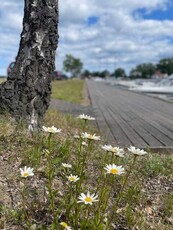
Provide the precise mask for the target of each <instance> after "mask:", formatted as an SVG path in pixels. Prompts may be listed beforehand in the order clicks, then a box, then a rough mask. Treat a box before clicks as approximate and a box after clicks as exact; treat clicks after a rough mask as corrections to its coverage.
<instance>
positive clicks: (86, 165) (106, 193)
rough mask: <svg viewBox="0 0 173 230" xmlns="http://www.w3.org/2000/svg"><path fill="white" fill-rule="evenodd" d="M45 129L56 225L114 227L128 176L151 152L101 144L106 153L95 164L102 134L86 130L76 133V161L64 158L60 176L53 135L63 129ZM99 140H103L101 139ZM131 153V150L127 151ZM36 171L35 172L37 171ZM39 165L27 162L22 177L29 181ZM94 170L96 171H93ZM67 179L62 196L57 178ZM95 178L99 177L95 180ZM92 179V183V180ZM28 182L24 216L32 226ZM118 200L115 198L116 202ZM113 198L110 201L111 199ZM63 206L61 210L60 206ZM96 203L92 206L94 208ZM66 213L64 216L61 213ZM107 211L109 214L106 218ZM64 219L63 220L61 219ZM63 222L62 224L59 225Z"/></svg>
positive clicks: (48, 182) (48, 179)
mask: <svg viewBox="0 0 173 230" xmlns="http://www.w3.org/2000/svg"><path fill="white" fill-rule="evenodd" d="M78 118H79V119H81V120H84V122H85V123H86V121H92V120H95V118H93V117H90V116H88V115H84V114H82V115H79V116H78ZM42 130H43V131H44V132H45V133H47V134H48V136H47V137H46V138H47V141H46V144H47V146H46V147H47V149H45V150H44V151H43V152H44V153H45V157H46V161H45V162H46V163H45V168H46V170H45V171H46V186H45V187H46V194H47V200H48V203H49V209H48V210H47V212H48V213H49V215H50V216H51V220H52V224H51V226H53V227H52V229H59V227H60V228H63V229H67V230H71V229H111V224H112V221H113V220H114V218H115V213H116V210H117V209H118V205H119V202H120V201H121V199H122V197H123V193H124V190H125V187H126V184H127V182H128V178H129V176H130V174H131V172H132V170H133V168H134V164H135V161H136V159H137V158H136V156H143V155H145V154H147V152H146V151H144V150H140V149H138V148H135V147H134V146H130V147H129V148H128V149H127V151H125V150H124V149H123V148H120V147H119V146H112V145H100V151H102V152H103V153H102V154H104V155H103V156H101V157H100V158H101V159H103V160H101V161H100V162H101V163H100V162H99V163H96V164H93V165H92V164H91V163H92V162H90V161H91V159H92V157H91V156H92V154H95V153H93V152H94V151H95V150H94V147H95V143H96V142H97V141H100V140H101V138H100V136H97V135H96V134H89V133H87V132H86V130H83V132H81V134H78V135H74V138H75V139H76V140H75V142H74V146H75V147H76V149H75V156H73V161H69V162H72V164H70V163H68V160H70V156H69V157H68V158H66V159H65V158H64V159H65V160H63V162H61V161H59V162H60V165H58V166H60V167H58V168H59V170H60V173H61V176H59V177H58V176H57V174H56V168H57V167H55V164H54V161H53V148H52V140H53V139H52V138H53V137H54V134H58V133H61V132H62V130H61V129H58V128H56V127H54V126H52V127H45V126H43V127H42ZM97 143H99V142H97ZM127 153H128V154H127ZM129 153H130V154H131V155H134V160H131V163H130V165H129V166H127V165H125V166H123V165H122V163H123V159H124V158H125V157H126V155H129ZM33 171H34V172H33ZM35 171H36V169H35V170H34V169H33V168H31V167H27V166H25V167H24V168H20V173H21V177H22V178H24V179H23V180H25V182H26V181H27V180H26V178H27V177H32V176H34V174H36V172H35ZM90 171H93V172H94V175H91V173H90ZM57 177H58V180H60V178H61V179H62V180H63V181H62V184H63V188H62V191H63V192H62V193H61V198H60V197H58V194H59V193H58V188H57V189H56V188H55V185H54V181H55V178H56V179H57ZM94 180H95V181H94ZM90 181H92V183H91V182H90ZM116 182H117V188H116V189H117V191H116V198H115V197H113V195H112V194H114V186H112V185H113V184H115V183H116ZM26 186H27V185H26V183H25V186H24V189H23V192H22V197H23V210H24V219H25V220H26V223H27V226H28V228H30V226H31V220H30V218H29V215H28V211H27V204H26V198H25V197H26V191H27V187H26ZM113 200H114V202H112V201H113ZM109 201H110V202H109ZM57 203H59V206H60V207H61V209H62V210H59V206H57ZM91 207H92V208H91ZM61 213H63V218H62V217H61ZM105 215H106V218H105ZM58 219H59V220H60V221H59V222H58V221H57V220H58ZM58 226H59V227H58Z"/></svg>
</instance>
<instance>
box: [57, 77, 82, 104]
mask: <svg viewBox="0 0 173 230" xmlns="http://www.w3.org/2000/svg"><path fill="white" fill-rule="evenodd" d="M83 88H84V81H83V80H64V81H54V82H52V98H55V99H61V100H64V101H68V102H74V103H80V102H81V101H82V99H83Z"/></svg>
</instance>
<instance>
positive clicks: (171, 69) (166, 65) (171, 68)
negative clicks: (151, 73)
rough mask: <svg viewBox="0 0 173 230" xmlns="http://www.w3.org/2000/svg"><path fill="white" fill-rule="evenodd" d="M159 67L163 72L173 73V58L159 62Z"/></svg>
mask: <svg viewBox="0 0 173 230" xmlns="http://www.w3.org/2000/svg"><path fill="white" fill-rule="evenodd" d="M157 69H158V70H160V72H161V73H167V74H168V75H170V74H172V73H173V58H164V59H161V60H160V61H159V63H158V64H157Z"/></svg>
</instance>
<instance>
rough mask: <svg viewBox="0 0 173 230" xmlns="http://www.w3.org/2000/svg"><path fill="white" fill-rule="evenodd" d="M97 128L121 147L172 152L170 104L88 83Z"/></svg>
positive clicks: (91, 82) (115, 88)
mask: <svg viewBox="0 0 173 230" xmlns="http://www.w3.org/2000/svg"><path fill="white" fill-rule="evenodd" d="M87 86H88V91H89V96H90V99H91V103H92V107H93V110H94V111H93V112H94V114H95V117H96V120H97V124H98V127H99V129H100V131H101V132H102V133H103V135H104V138H105V140H106V141H107V143H112V144H116V145H118V146H121V147H129V146H130V145H134V146H136V147H139V148H147V147H150V148H156V149H160V148H173V103H170V102H166V101H162V100H160V99H157V98H153V97H149V96H146V95H142V94H139V93H134V92H131V91H129V90H125V89H120V88H117V87H113V86H109V85H106V84H105V83H101V82H94V81H92V80H88V81H87Z"/></svg>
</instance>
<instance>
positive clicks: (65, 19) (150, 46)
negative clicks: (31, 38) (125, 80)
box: [0, 0, 173, 75]
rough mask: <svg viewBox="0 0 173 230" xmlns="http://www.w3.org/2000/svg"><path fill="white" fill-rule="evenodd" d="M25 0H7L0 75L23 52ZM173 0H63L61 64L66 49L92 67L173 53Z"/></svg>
mask: <svg viewBox="0 0 173 230" xmlns="http://www.w3.org/2000/svg"><path fill="white" fill-rule="evenodd" d="M23 2H24V1H23V0H1V4H0V36H1V41H0V75H6V69H7V66H8V64H9V63H10V62H11V61H13V60H14V58H15V56H16V55H17V52H18V48H19V41H20V33H21V31H22V18H23V7H24V5H23ZM172 12H173V1H172V0H143V1H140V0H108V1H105V0H80V1H79V0H59V14H60V15H59V35H60V39H59V45H58V49H57V56H56V68H57V69H58V70H61V69H62V62H63V60H64V58H65V55H66V54H72V55H73V56H74V57H77V58H80V59H81V61H82V62H83V63H84V68H86V69H89V70H91V71H95V70H98V71H102V70H105V69H108V70H109V71H114V70H115V69H116V68H119V67H122V68H124V69H125V70H126V72H127V73H128V72H129V71H130V70H131V69H132V68H134V67H135V66H136V65H138V64H140V63H146V62H152V63H157V62H158V61H159V60H160V59H161V58H164V57H173V13H172Z"/></svg>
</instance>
